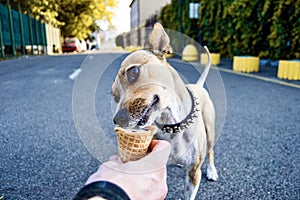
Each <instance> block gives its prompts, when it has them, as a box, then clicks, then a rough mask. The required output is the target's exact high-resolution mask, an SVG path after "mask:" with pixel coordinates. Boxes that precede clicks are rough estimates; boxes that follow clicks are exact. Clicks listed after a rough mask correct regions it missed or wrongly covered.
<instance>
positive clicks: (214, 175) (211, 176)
mask: <svg viewBox="0 0 300 200" xmlns="http://www.w3.org/2000/svg"><path fill="white" fill-rule="evenodd" d="M206 172H207V179H208V180H210V181H217V180H218V177H219V176H218V172H217V169H216V167H215V166H211V165H208V167H207V171H206Z"/></svg>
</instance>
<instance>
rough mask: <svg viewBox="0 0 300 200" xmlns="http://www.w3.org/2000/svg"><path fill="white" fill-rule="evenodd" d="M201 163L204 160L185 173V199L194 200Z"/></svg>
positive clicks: (200, 160)
mask: <svg viewBox="0 0 300 200" xmlns="http://www.w3.org/2000/svg"><path fill="white" fill-rule="evenodd" d="M203 161H204V159H199V161H198V162H196V163H194V165H193V166H192V168H190V169H188V170H187V171H186V180H185V199H190V200H194V199H195V198H196V194H197V191H198V189H199V185H200V181H201V176H202V173H201V166H202V164H203Z"/></svg>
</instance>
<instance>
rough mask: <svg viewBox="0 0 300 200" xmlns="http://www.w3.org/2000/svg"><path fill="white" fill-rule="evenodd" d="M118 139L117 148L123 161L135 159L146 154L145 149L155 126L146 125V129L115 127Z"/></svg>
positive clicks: (146, 149)
mask: <svg viewBox="0 0 300 200" xmlns="http://www.w3.org/2000/svg"><path fill="white" fill-rule="evenodd" d="M115 132H116V134H117V139H118V150H119V154H120V158H121V160H122V161H123V162H128V161H135V160H138V159H140V158H142V157H144V156H146V155H147V151H148V148H149V145H150V143H151V140H152V138H153V136H154V134H155V133H156V132H157V127H156V126H148V127H146V130H134V129H123V128H121V127H115Z"/></svg>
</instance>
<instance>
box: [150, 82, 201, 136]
mask: <svg viewBox="0 0 300 200" xmlns="http://www.w3.org/2000/svg"><path fill="white" fill-rule="evenodd" d="M186 89H187V91H188V93H189V95H190V97H191V100H192V108H191V111H190V113H189V114H188V115H187V116H186V117H185V118H184V119H183V120H182V121H181V122H178V123H175V124H160V123H158V122H157V121H155V122H154V123H155V125H156V126H157V127H158V128H159V129H161V130H162V131H163V132H164V133H178V132H180V131H183V130H185V129H187V128H188V127H189V126H190V125H191V124H192V123H194V119H195V118H197V117H198V116H197V114H196V112H197V111H199V109H198V108H197V105H199V102H197V98H196V97H195V96H194V95H193V93H192V92H191V91H190V90H189V89H188V88H186Z"/></svg>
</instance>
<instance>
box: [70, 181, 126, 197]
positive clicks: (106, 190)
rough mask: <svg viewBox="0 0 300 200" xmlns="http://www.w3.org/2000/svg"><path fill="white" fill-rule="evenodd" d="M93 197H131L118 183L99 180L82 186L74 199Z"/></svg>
mask: <svg viewBox="0 0 300 200" xmlns="http://www.w3.org/2000/svg"><path fill="white" fill-rule="evenodd" d="M92 197H102V198H103V199H108V200H109V199H116V200H129V199H130V198H129V197H128V195H127V194H126V192H125V191H124V190H123V189H122V188H120V187H119V186H117V185H116V184H114V183H111V182H107V181H97V182H93V183H90V184H88V185H86V186H84V187H83V188H81V189H80V191H79V192H78V193H77V195H76V196H75V198H74V199H73V200H87V199H90V198H92Z"/></svg>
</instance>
